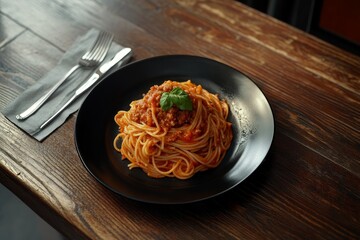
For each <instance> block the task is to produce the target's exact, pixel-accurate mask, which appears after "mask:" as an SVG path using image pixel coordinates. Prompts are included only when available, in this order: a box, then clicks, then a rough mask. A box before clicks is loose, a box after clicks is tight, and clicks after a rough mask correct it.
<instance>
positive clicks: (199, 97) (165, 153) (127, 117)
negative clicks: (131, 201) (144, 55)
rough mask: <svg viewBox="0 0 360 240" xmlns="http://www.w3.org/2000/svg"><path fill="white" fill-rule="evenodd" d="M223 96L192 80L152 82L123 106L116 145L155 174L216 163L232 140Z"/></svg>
mask: <svg viewBox="0 0 360 240" xmlns="http://www.w3.org/2000/svg"><path fill="white" fill-rule="evenodd" d="M228 114H229V107H228V104H227V103H226V101H225V100H220V99H219V98H218V96H217V95H216V94H212V93H209V92H208V91H207V90H205V89H203V88H202V86H201V85H196V84H194V83H192V82H191V81H190V80H188V81H185V82H176V81H171V80H167V81H165V82H164V83H163V84H161V85H154V86H152V87H151V88H150V90H149V91H148V92H147V93H146V94H145V95H144V96H143V98H142V99H138V100H134V101H132V102H131V103H130V110H129V111H124V110H121V111H119V112H118V113H117V114H116V115H115V117H114V120H115V122H116V123H117V125H118V126H119V133H118V134H117V136H116V137H115V139H114V148H115V149H116V150H117V151H118V152H120V153H121V154H122V159H128V160H129V161H130V163H129V164H128V167H129V169H133V168H137V167H140V168H141V169H143V171H144V172H146V173H147V175H148V176H150V177H154V178H161V177H176V178H178V179H187V178H190V177H192V176H193V175H194V174H195V173H197V172H200V171H205V170H207V169H211V168H215V167H217V166H218V165H219V164H220V162H221V161H222V159H223V158H224V156H225V153H226V151H227V149H228V148H229V147H230V144H231V141H232V137H233V134H232V125H231V123H230V122H228V121H227V117H228Z"/></svg>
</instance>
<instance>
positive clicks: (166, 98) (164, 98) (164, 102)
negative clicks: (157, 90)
mask: <svg viewBox="0 0 360 240" xmlns="http://www.w3.org/2000/svg"><path fill="white" fill-rule="evenodd" d="M160 106H161V109H162V110H164V111H166V110H169V109H170V108H171V107H172V106H173V102H172V101H171V100H170V94H169V93H168V92H164V93H163V94H162V95H161V98H160Z"/></svg>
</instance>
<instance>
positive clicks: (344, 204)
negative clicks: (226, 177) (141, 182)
mask: <svg viewBox="0 0 360 240" xmlns="http://www.w3.org/2000/svg"><path fill="white" fill-rule="evenodd" d="M92 27H95V28H98V29H104V30H107V31H109V32H112V33H114V34H115V40H116V42H118V43H121V44H123V45H125V46H129V47H131V48H133V49H134V53H135V55H134V59H135V60H139V59H144V58H148V57H152V56H158V55H164V54H191V55H199V56H205V57H209V58H213V59H215V60H218V61H221V62H223V63H225V64H228V65H230V66H232V67H234V68H236V69H238V70H240V71H242V72H244V73H245V74H247V75H248V76H250V77H251V78H252V79H253V80H254V82H255V83H256V84H257V85H258V86H259V87H260V88H261V90H262V91H263V92H264V94H265V95H266V96H267V98H268V100H269V102H270V104H271V106H272V109H273V111H274V116H275V124H276V132H275V136H274V142H273V145H272V147H271V149H270V152H269V154H268V156H267V157H266V160H265V161H264V163H263V164H262V165H261V166H260V167H259V168H258V169H257V170H256V171H255V172H254V174H252V175H251V176H250V177H249V178H248V179H247V180H245V181H244V182H243V183H241V184H240V185H239V186H237V187H236V188H235V189H233V190H231V191H229V192H227V193H226V194H223V195H221V196H218V197H216V198H213V199H210V200H207V201H203V202H199V203H195V204H187V205H180V206H161V205H160V206H158V205H148V204H144V203H139V202H134V201H132V200H129V199H126V198H124V197H119V196H117V195H115V194H113V193H112V192H110V191H108V190H107V189H105V188H104V187H102V186H101V185H100V184H98V183H97V182H96V181H95V180H94V179H93V178H92V177H91V176H90V175H89V174H88V172H87V171H86V170H85V168H84V167H83V165H82V164H81V162H80V159H79V157H78V155H77V152H76V149H75V145H74V138H73V129H74V123H75V120H76V114H75V115H74V116H72V117H70V119H68V121H67V122H66V123H65V124H64V125H63V126H62V127H60V128H59V129H58V130H57V131H56V132H54V133H53V134H52V135H51V136H50V137H48V138H47V139H46V140H45V141H44V142H42V143H39V142H37V141H36V140H34V139H32V138H31V137H29V136H28V135H26V134H25V133H24V132H22V131H21V130H20V129H18V128H17V127H16V126H15V125H14V124H12V123H11V122H9V121H8V120H7V119H6V118H5V117H4V116H3V115H0V150H1V151H0V181H1V183H2V184H4V185H5V186H7V187H8V188H9V189H11V190H12V191H13V192H14V193H15V194H16V195H18V196H19V197H20V198H21V199H22V200H23V201H24V202H25V203H26V204H28V205H29V206H30V207H31V208H32V209H34V210H35V211H36V212H37V213H38V214H39V215H40V216H42V217H43V218H44V219H45V220H47V221H48V222H49V223H50V224H51V225H53V226H54V227H55V228H56V229H58V230H59V231H61V232H62V233H63V234H65V235H66V236H68V237H69V238H72V239H80V238H91V239H359V238H360V184H359V183H360V58H359V57H357V56H355V55H352V54H351V53H347V52H345V51H343V50H340V49H338V48H336V47H334V46H331V45H329V44H327V43H325V42H323V41H320V40H318V39H316V38H314V37H312V36H309V35H307V34H305V33H303V32H301V31H298V30H296V29H294V28H292V27H289V26H288V25H285V24H283V23H281V22H279V21H277V20H274V19H272V18H270V17H267V16H265V15H263V14H261V13H259V12H256V11H254V10H251V9H249V8H247V7H245V6H244V5H242V4H240V3H237V2H235V1H230V0H210V1H202V0H174V1H167V0H157V1H153V0H137V1H133V0H103V1H96V0H89V1H80V0H61V1H60V0H54V1H47V0H16V1H9V0H0V108H3V107H5V106H6V105H7V104H9V103H10V102H11V101H12V100H13V99H15V97H16V96H18V95H19V94H21V92H22V91H24V90H25V89H26V88H28V87H29V86H31V85H32V84H34V83H35V82H36V81H37V80H38V79H39V78H41V76H43V75H44V74H45V73H46V72H48V71H49V70H50V69H51V68H52V67H54V66H55V65H56V63H57V61H58V60H59V59H60V58H61V56H62V54H63V53H64V52H65V51H66V50H67V49H68V48H69V47H70V45H71V44H72V43H73V41H74V40H75V39H76V38H77V37H78V36H80V35H83V34H84V33H85V32H86V31H88V30H89V29H90V28H92Z"/></svg>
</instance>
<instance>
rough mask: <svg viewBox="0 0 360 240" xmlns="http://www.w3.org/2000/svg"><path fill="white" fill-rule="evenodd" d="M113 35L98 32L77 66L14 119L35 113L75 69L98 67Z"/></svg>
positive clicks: (21, 118)
mask: <svg viewBox="0 0 360 240" xmlns="http://www.w3.org/2000/svg"><path fill="white" fill-rule="evenodd" d="M112 39H113V35H112V34H110V33H107V32H103V31H102V32H100V33H99V35H98V37H97V39H96V40H95V42H94V44H93V45H92V47H91V48H90V49H89V51H87V52H86V53H85V54H84V55H83V56H82V57H81V58H80V59H79V61H78V64H77V65H75V66H74V67H73V68H71V69H70V70H69V71H68V72H67V73H66V74H65V76H64V77H63V78H62V79H61V80H60V81H59V82H57V83H56V84H55V85H54V86H53V87H52V88H51V89H50V90H49V91H48V92H47V93H46V94H45V95H44V96H42V97H41V98H39V99H38V100H37V101H36V102H35V103H33V104H32V105H31V106H30V107H29V108H27V109H26V110H25V111H24V112H22V113H20V114H18V115H16V119H18V120H24V119H26V118H28V117H29V116H31V115H32V114H33V113H34V112H36V111H37V110H38V109H39V108H40V107H41V106H42V105H43V104H44V103H45V102H46V100H47V99H48V98H49V97H50V96H51V95H52V94H53V93H54V92H55V91H56V89H58V88H59V87H60V85H61V84H62V83H63V82H65V80H66V79H68V78H69V77H70V75H72V74H73V73H74V72H75V71H76V70H77V69H79V68H81V67H83V68H93V67H96V66H97V65H99V64H100V63H101V62H102V61H103V60H104V58H105V56H106V54H107V52H108V51H109V48H110V45H111V42H112Z"/></svg>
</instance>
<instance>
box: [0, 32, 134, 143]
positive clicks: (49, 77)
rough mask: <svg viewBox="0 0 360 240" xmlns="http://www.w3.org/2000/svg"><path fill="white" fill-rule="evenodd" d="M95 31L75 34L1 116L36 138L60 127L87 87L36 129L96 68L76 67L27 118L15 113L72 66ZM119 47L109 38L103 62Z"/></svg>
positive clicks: (33, 100)
mask: <svg viewBox="0 0 360 240" xmlns="http://www.w3.org/2000/svg"><path fill="white" fill-rule="evenodd" d="M98 34H99V31H98V30H96V29H91V30H90V31H89V32H87V33H86V34H85V35H84V36H82V37H80V38H78V39H77V40H76V41H75V43H74V44H73V45H72V46H71V48H70V49H69V50H68V51H67V52H66V53H65V54H64V56H63V57H62V59H61V60H60V61H59V63H58V64H57V65H56V67H55V68H53V69H52V70H51V71H50V72H49V73H47V74H46V75H45V76H44V77H43V78H41V79H39V80H38V81H37V82H36V83H35V84H34V85H32V86H31V87H30V88H28V89H27V90H25V91H24V92H23V93H22V94H21V95H20V96H18V97H17V98H16V99H15V100H14V101H13V102H11V103H10V104H9V105H8V106H6V107H5V108H4V109H3V110H2V113H3V114H4V116H5V117H7V118H8V119H9V120H10V121H12V122H13V123H14V124H16V125H17V126H18V127H20V128H21V129H23V130H24V131H25V132H27V133H28V134H30V135H31V136H33V137H34V138H35V139H37V140H38V141H42V140H44V139H45V138H46V137H47V136H48V135H49V134H51V133H52V132H53V131H54V130H56V129H57V128H58V127H60V126H61V125H62V124H63V123H64V122H65V120H66V119H67V118H68V117H69V115H70V114H72V113H74V112H75V111H77V110H78V109H79V108H80V106H81V104H82V102H83V101H84V99H85V98H86V96H87V93H88V92H89V91H88V92H87V93H84V94H83V95H81V96H80V97H78V98H77V99H76V100H75V101H74V102H73V103H72V104H70V105H69V106H68V107H67V108H66V109H65V110H64V111H63V112H62V113H61V114H59V115H58V116H57V117H56V118H55V119H54V120H53V121H52V122H51V123H49V125H47V126H46V127H45V128H43V129H41V130H40V129H39V127H40V125H41V124H42V123H44V122H45V121H46V120H47V119H49V118H50V117H51V116H52V115H53V114H54V113H55V112H56V111H57V110H58V109H60V108H61V107H62V106H63V105H64V104H65V103H66V102H67V101H68V100H69V98H71V96H72V94H73V93H74V92H75V91H76V89H77V88H78V87H79V86H81V85H82V84H83V83H84V82H85V81H86V79H87V78H88V77H90V76H91V74H92V73H93V71H94V70H95V69H96V68H94V69H84V68H80V69H78V70H77V71H76V72H75V73H73V74H72V75H71V76H70V77H69V78H68V79H67V80H66V81H65V82H64V83H63V84H62V85H61V86H60V87H59V88H58V89H57V90H56V91H55V92H54V93H53V94H52V95H51V96H50V98H49V99H48V100H47V101H46V102H45V103H44V104H43V105H42V106H41V108H40V109H38V110H37V111H36V112H35V113H33V115H31V116H29V117H28V118H26V119H24V120H18V119H16V115H17V114H20V113H22V112H23V111H24V110H26V109H27V108H28V107H30V106H31V105H32V104H33V103H34V102H35V101H37V100H38V99H39V98H40V97H42V96H43V95H44V94H45V93H46V92H47V91H48V90H49V89H50V88H51V87H52V86H54V85H55V84H56V83H57V82H58V81H59V80H60V79H61V78H62V77H63V76H64V75H65V74H66V73H67V72H68V71H69V70H70V69H71V68H72V67H73V66H75V65H76V64H77V63H78V60H79V59H80V58H81V56H82V55H83V54H84V53H85V52H86V51H87V50H88V49H89V48H90V47H91V46H92V44H93V43H94V42H95V40H96V38H97V36H98ZM122 48H123V47H122V46H121V45H119V44H116V43H115V42H113V43H112V44H111V47H110V49H109V52H108V54H107V56H106V58H105V60H104V62H107V61H109V60H110V59H111V58H112V57H114V55H115V54H116V53H117V52H118V51H120V50H121V49H122ZM130 55H131V54H129V56H130ZM128 59H129V57H128V58H126V59H125V60H123V61H122V62H120V63H119V64H123V63H124V62H125V61H127V60H128Z"/></svg>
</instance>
